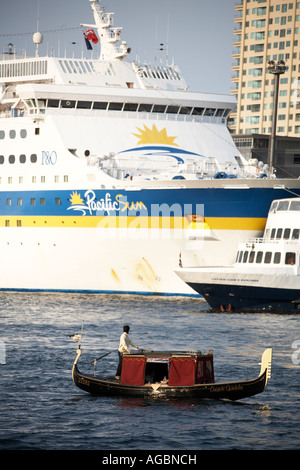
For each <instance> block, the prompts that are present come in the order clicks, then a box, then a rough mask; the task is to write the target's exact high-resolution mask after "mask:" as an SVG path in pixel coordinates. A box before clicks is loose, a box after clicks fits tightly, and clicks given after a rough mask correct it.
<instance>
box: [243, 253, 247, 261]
mask: <svg viewBox="0 0 300 470" xmlns="http://www.w3.org/2000/svg"><path fill="white" fill-rule="evenodd" d="M247 259H248V251H245V252H244V256H243V263H247Z"/></svg>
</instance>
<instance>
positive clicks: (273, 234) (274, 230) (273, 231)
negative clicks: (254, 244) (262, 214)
mask: <svg viewBox="0 0 300 470" xmlns="http://www.w3.org/2000/svg"><path fill="white" fill-rule="evenodd" d="M275 233H276V228H272V231H271V237H270V238H271V240H273V238H275Z"/></svg>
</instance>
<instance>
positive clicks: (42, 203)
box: [40, 197, 46, 206]
mask: <svg viewBox="0 0 300 470" xmlns="http://www.w3.org/2000/svg"><path fill="white" fill-rule="evenodd" d="M40 204H41V206H45V205H46V201H45V198H44V197H41V198H40Z"/></svg>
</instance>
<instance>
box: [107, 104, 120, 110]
mask: <svg viewBox="0 0 300 470" xmlns="http://www.w3.org/2000/svg"><path fill="white" fill-rule="evenodd" d="M122 108H123V103H109V106H108V109H109V110H110V111H121V109H122Z"/></svg>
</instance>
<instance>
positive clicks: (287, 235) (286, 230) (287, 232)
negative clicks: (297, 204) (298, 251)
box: [283, 228, 291, 240]
mask: <svg viewBox="0 0 300 470" xmlns="http://www.w3.org/2000/svg"><path fill="white" fill-rule="evenodd" d="M290 234H291V229H290V228H285V229H284V232H283V238H284V239H285V240H288V239H289V238H290Z"/></svg>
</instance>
